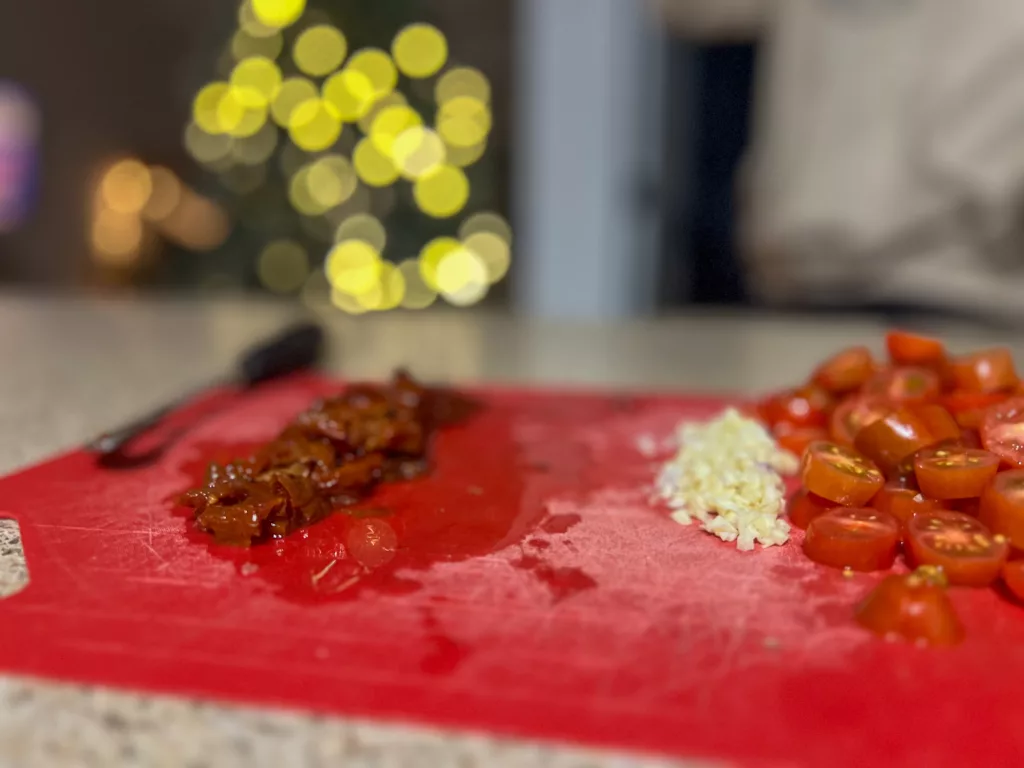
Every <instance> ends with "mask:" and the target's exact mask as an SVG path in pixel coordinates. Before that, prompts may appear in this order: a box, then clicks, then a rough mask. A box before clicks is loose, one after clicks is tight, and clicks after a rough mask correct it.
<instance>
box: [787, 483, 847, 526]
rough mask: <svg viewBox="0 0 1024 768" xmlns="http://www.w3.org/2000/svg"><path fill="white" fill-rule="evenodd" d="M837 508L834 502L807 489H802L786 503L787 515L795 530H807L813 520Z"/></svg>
mask: <svg viewBox="0 0 1024 768" xmlns="http://www.w3.org/2000/svg"><path fill="white" fill-rule="evenodd" d="M835 508H836V503H835V502H834V501H829V500H828V499H823V498H821V497H820V496H815V495H814V494H813V493H810V492H809V491H807V489H805V488H801V489H799V490H798V491H797V492H796V493H794V494H793V495H792V496H790V497H789V501H787V502H786V515H787V516H788V517H789V522H790V523H791V524H792V525H793V526H794V527H795V528H799V529H801V530H805V529H806V528H807V526H808V525H809V524H810V522H811V520H813V519H814V518H816V517H818V515H823V514H825V513H826V512H828V511H830V510H833V509H835Z"/></svg>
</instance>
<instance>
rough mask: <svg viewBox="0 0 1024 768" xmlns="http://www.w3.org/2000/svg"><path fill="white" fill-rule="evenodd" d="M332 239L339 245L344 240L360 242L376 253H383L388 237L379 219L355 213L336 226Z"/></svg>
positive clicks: (366, 214)
mask: <svg viewBox="0 0 1024 768" xmlns="http://www.w3.org/2000/svg"><path fill="white" fill-rule="evenodd" d="M334 239H335V241H337V242H339V243H340V242H344V241H345V240H362V241H363V242H364V243H368V244H369V245H370V247H371V248H373V250H375V251H376V252H377V253H383V251H384V246H385V245H386V244H387V241H388V235H387V232H386V231H385V229H384V225H383V224H381V222H380V219H378V218H376V217H375V216H371V215H370V214H368V213H357V214H355V215H354V216H349V217H348V218H347V219H345V220H344V221H343V222H341V224H339V225H338V229H337V230H336V231H335V233H334Z"/></svg>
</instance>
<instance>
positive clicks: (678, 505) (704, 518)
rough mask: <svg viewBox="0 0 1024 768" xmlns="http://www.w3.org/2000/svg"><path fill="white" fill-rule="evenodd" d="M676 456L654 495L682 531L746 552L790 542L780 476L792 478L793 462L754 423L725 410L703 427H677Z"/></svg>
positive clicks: (796, 462)
mask: <svg viewBox="0 0 1024 768" xmlns="http://www.w3.org/2000/svg"><path fill="white" fill-rule="evenodd" d="M677 437H678V440H679V452H678V453H677V454H676V455H675V457H674V458H672V459H671V460H669V461H668V462H666V463H665V464H664V465H663V466H662V469H661V472H660V474H659V475H658V480H657V490H658V493H659V495H660V496H661V497H662V498H663V499H665V501H667V502H668V506H669V507H671V508H672V509H673V510H675V511H674V512H673V513H672V519H673V520H675V521H676V522H678V523H680V524H682V525H690V524H691V523H692V522H693V521H694V520H697V521H698V522H699V523H700V525H701V528H703V529H704V530H705V531H707V532H708V533H713V534H714V535H715V536H717V537H718V538H720V539H722V540H723V541H735V542H736V548H737V549H742V550H750V549H753V548H754V544H755V543H760V544H761V545H763V546H765V547H770V546H772V545H773V544H785V543H786V542H787V541H788V540H789V523H787V522H786V521H785V520H782V519H780V518H779V515H780V514H782V512H783V510H784V508H785V505H786V490H785V486H784V484H783V481H782V477H781V476H780V475H781V474H793V473H794V472H796V470H797V467H798V465H799V460H798V459H797V457H796V456H794V455H793V454H791V453H789V452H788V451H784V450H782V449H781V448H779V447H778V446H777V445H776V444H775V441H774V440H772V438H771V436H770V435H769V434H768V432H767V431H765V429H764V428H763V427H762V426H761V425H760V424H759V423H758V422H756V421H754V420H753V419H748V418H745V417H743V416H741V415H740V413H739V412H738V411H737V410H735V409H733V408H730V409H728V410H726V411H724V412H723V413H722V414H721V415H720V416H718V417H717V418H715V419H713V420H712V421H709V422H707V423H706V424H695V423H686V422H684V423H683V424H681V425H680V426H679V428H678V431H677Z"/></svg>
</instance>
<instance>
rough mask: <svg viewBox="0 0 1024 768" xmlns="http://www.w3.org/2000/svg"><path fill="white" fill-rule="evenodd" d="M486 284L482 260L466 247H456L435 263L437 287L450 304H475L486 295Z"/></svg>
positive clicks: (463, 305) (462, 305)
mask: <svg viewBox="0 0 1024 768" xmlns="http://www.w3.org/2000/svg"><path fill="white" fill-rule="evenodd" d="M487 285H488V283H487V270H486V268H485V267H484V264H483V261H482V260H481V259H480V257H479V256H477V255H476V254H475V253H473V252H472V251H470V250H469V249H468V248H464V247H459V248H457V249H456V250H454V251H452V252H451V253H449V254H447V255H446V256H445V257H444V258H443V259H441V263H440V264H438V265H437V287H438V289H439V292H440V293H441V295H442V296H443V297H444V299H445V301H447V302H448V303H450V304H454V305H456V306H460V307H465V306H468V305H470V304H475V303H476V302H478V301H480V299H482V298H483V297H484V296H485V295H486V293H487Z"/></svg>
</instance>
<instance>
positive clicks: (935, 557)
mask: <svg viewBox="0 0 1024 768" xmlns="http://www.w3.org/2000/svg"><path fill="white" fill-rule="evenodd" d="M906 542H907V550H908V553H909V555H910V559H911V560H912V561H913V562H914V564H916V565H935V566H938V567H940V568H942V570H943V572H944V573H945V574H946V578H948V579H949V583H950V584H956V585H959V586H964V587H987V586H989V585H990V584H992V583H994V582H995V580H996V579H998V578H999V572H1000V571H1001V570H1002V567H1003V563H1004V562H1006V556H1007V555H1008V554H1009V552H1010V547H1009V545H1008V544H1007V543H1006V537H1004V536H1000V535H998V534H997V535H993V534H992V532H991V531H990V530H989V529H988V528H986V527H985V526H984V525H983V524H982V523H979V522H978V521H977V520H975V519H974V518H973V517H970V516H969V515H964V514H961V513H960V512H946V511H936V512H922V513H920V514H918V515H915V516H914V517H913V519H911V521H910V522H909V523H908V524H907V537H906Z"/></svg>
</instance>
